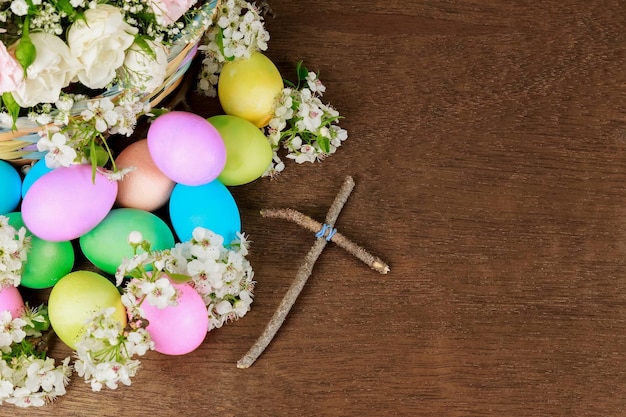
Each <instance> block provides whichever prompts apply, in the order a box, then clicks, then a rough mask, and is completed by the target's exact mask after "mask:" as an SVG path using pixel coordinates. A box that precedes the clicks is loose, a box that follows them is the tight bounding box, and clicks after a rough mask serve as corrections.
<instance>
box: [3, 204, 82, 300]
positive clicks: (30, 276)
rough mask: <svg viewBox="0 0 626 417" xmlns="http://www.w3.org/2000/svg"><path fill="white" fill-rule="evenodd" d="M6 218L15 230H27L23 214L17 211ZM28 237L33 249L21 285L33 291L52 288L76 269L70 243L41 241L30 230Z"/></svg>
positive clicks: (27, 260) (28, 257) (28, 256)
mask: <svg viewBox="0 0 626 417" xmlns="http://www.w3.org/2000/svg"><path fill="white" fill-rule="evenodd" d="M6 216H7V217H8V219H9V225H11V226H13V227H14V228H15V229H20V228H22V227H24V228H26V226H25V225H24V221H23V220H22V213H20V212H17V211H16V212H12V213H8V214H7V215H6ZM26 235H27V236H30V238H31V247H30V249H29V250H28V254H27V258H26V264H25V265H24V271H23V272H22V280H21V285H22V286H23V287H26V288H33V289H42V288H50V287H52V286H53V285H54V284H56V283H57V281H59V280H60V279H61V278H62V277H64V276H65V275H67V274H68V273H69V272H70V271H71V270H72V268H73V267H74V261H75V254H74V247H73V246H72V243H71V242H69V241H63V242H50V241H48V240H44V239H40V238H38V237H37V236H34V235H33V234H32V233H30V231H28V229H26Z"/></svg>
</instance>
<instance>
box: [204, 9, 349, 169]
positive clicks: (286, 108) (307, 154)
mask: <svg viewBox="0 0 626 417" xmlns="http://www.w3.org/2000/svg"><path fill="white" fill-rule="evenodd" d="M216 23H217V24H216V25H214V26H213V27H212V28H210V29H209V30H208V31H207V33H206V34H205V37H204V39H203V42H202V45H201V46H200V47H199V49H200V50H201V51H202V52H203V54H204V59H203V61H202V71H201V72H200V74H199V81H198V88H199V90H200V91H201V92H203V93H204V94H206V95H208V96H210V97H214V96H216V95H217V90H216V86H217V84H218V81H219V74H220V73H221V71H222V67H223V66H224V63H225V62H228V61H233V60H239V59H248V58H249V57H250V55H251V54H252V53H253V52H255V51H265V50H266V49H267V42H268V41H269V38H270V36H269V33H268V32H267V31H266V30H265V26H264V22H263V17H262V16H261V14H260V13H259V10H258V9H257V8H256V6H254V5H253V4H250V3H248V2H246V1H244V0H228V1H226V2H224V4H223V6H222V7H221V8H220V9H219V10H218V15H217V22H216ZM296 72H297V74H298V83H297V84H292V83H289V82H288V81H286V84H287V85H288V87H287V88H285V89H284V90H283V92H282V95H280V96H279V97H276V107H275V111H274V117H273V119H272V120H271V121H270V123H269V125H268V126H267V127H266V128H265V134H266V136H267V138H268V141H269V143H270V145H271V146H272V149H273V151H274V155H273V159H272V163H271V165H270V167H269V168H268V169H267V171H266V172H265V173H264V174H263V176H265V177H275V176H276V175H277V174H278V173H280V172H281V171H283V170H284V169H285V164H284V162H283V161H282V159H281V157H280V156H279V155H278V150H279V149H280V148H284V149H286V151H287V153H286V157H287V158H289V159H293V160H295V162H296V163H304V162H315V161H321V160H323V159H324V158H325V157H327V156H329V155H331V154H333V153H334V152H335V151H336V150H337V148H338V147H339V146H341V143H342V142H343V141H344V140H346V139H347V138H348V133H347V132H346V130H344V129H341V128H340V127H339V126H338V125H337V122H338V120H339V119H340V116H339V113H338V112H337V110H335V109H334V108H333V107H332V106H330V105H327V104H324V103H322V101H321V98H322V96H323V94H324V92H325V91H326V87H325V86H324V85H323V84H322V82H321V81H320V79H319V77H318V75H317V74H316V73H315V72H312V71H308V70H307V69H306V68H304V67H303V66H302V63H301V62H300V63H298V65H297V68H296Z"/></svg>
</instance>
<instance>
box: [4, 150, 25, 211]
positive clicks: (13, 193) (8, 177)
mask: <svg viewBox="0 0 626 417" xmlns="http://www.w3.org/2000/svg"><path fill="white" fill-rule="evenodd" d="M0 184H1V186H0V214H6V213H9V212H11V211H13V210H15V209H16V208H17V206H18V204H19V203H20V200H21V199H22V177H20V174H19V173H18V172H17V170H16V169H15V168H13V165H11V164H9V163H8V162H6V161H3V160H0Z"/></svg>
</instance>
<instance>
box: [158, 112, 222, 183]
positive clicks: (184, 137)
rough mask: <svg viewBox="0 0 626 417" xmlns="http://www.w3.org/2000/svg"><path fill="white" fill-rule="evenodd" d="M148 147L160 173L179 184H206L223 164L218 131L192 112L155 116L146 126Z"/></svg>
mask: <svg viewBox="0 0 626 417" xmlns="http://www.w3.org/2000/svg"><path fill="white" fill-rule="evenodd" d="M148 149H149V150H150V155H151V156H152V160H153V161H154V163H155V164H156V166H157V167H158V168H159V169H160V170H161V172H163V173H164V174H165V175H166V176H167V177H169V178H170V179H172V180H173V181H174V182H177V183H179V184H184V185H190V186H195V185H203V184H208V183H209V182H211V181H213V180H214V179H215V178H217V176H218V175H219V174H220V173H221V172H222V170H223V169H224V166H225V165H226V146H225V145H224V141H223V140H222V137H221V136H220V134H219V132H218V131H217V129H216V128H215V127H213V125H211V123H209V122H208V121H207V120H206V119H204V118H203V117H201V116H198V115H197V114H193V113H188V112H183V111H172V112H169V113H165V114H163V115H161V116H159V117H157V118H156V119H155V120H154V121H153V122H152V123H151V124H150V128H149V129H148Z"/></svg>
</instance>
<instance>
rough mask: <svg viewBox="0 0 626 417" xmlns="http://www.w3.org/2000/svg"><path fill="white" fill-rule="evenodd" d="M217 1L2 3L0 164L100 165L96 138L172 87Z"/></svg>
mask: <svg viewBox="0 0 626 417" xmlns="http://www.w3.org/2000/svg"><path fill="white" fill-rule="evenodd" d="M196 3H197V4H196ZM218 3H219V0H207V1H202V0H200V1H198V0H104V1H100V0H0V67H1V68H2V71H1V72H0V94H1V96H0V159H5V160H14V161H15V160H20V159H24V160H28V159H39V158H41V157H42V155H43V153H44V152H46V151H49V150H54V151H55V152H54V155H51V158H49V160H48V163H49V165H53V166H54V165H56V166H59V165H69V164H71V163H81V162H86V161H91V162H93V161H96V160H97V161H98V165H103V163H102V161H103V158H104V161H106V157H108V156H109V155H110V151H109V150H108V149H107V147H106V141H104V140H103V139H104V137H105V136H106V135H108V134H122V135H128V136H129V135H131V134H132V132H133V130H134V127H135V124H136V122H137V118H138V117H139V116H140V115H141V114H145V113H147V112H149V111H150V109H151V107H152V106H154V105H156V104H157V103H158V102H160V101H161V100H162V99H163V98H164V97H165V96H166V95H167V94H169V93H170V92H171V91H172V90H174V89H175V88H176V87H177V86H178V84H179V83H180V81H181V76H182V75H183V74H184V73H185V72H186V70H187V69H188V67H189V65H190V63H191V60H192V58H193V56H194V55H195V54H196V51H197V46H198V42H199V41H200V39H201V38H202V36H203V34H204V32H205V31H206V30H207V29H208V27H209V26H210V25H211V24H212V22H213V19H214V16H215V13H216V11H217V7H218Z"/></svg>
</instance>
